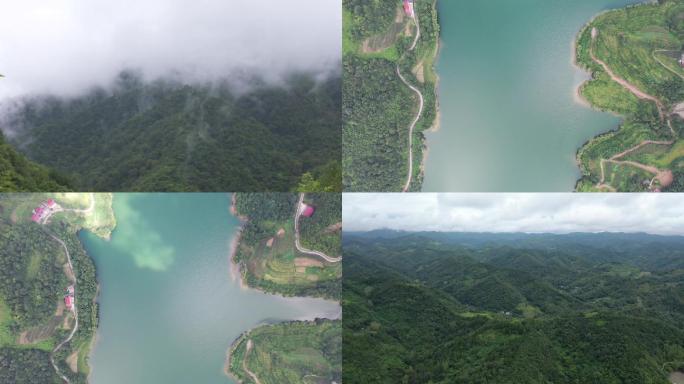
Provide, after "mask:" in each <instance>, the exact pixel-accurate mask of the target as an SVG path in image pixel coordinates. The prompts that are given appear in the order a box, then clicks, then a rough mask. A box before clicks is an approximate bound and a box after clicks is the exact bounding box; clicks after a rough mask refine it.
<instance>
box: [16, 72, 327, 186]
mask: <svg viewBox="0 0 684 384" xmlns="http://www.w3.org/2000/svg"><path fill="white" fill-rule="evenodd" d="M237 88H238V87H233V86H230V85H227V83H223V84H213V85H187V84H181V83H178V82H175V81H172V80H159V81H155V82H151V83H150V82H147V81H145V80H143V79H142V78H141V77H140V76H138V75H137V74H135V73H132V72H123V73H122V74H121V75H120V76H119V78H118V80H117V81H116V85H115V86H113V87H112V89H111V90H104V89H97V90H94V91H92V92H90V93H88V94H85V95H82V96H80V97H76V98H73V99H62V98H57V97H49V96H45V97H35V98H27V99H25V100H22V101H21V103H20V105H21V108H18V109H17V110H16V111H15V112H14V114H13V116H12V117H11V118H12V121H14V124H15V125H17V127H11V128H10V129H13V130H15V131H17V132H18V133H17V135H16V137H15V138H14V139H13V144H15V146H16V147H17V148H21V151H22V152H24V153H25V154H26V155H27V156H28V157H29V158H30V159H32V160H33V161H35V162H37V163H39V164H49V165H50V166H51V167H53V168H54V169H56V170H57V171H59V172H62V173H64V174H65V175H68V176H69V177H70V179H72V180H73V184H74V188H75V189H78V190H89V191H93V190H94V191H105V192H110V191H155V192H158V191H236V190H239V191H291V190H295V189H297V187H298V186H300V185H302V188H318V190H320V191H324V190H340V189H341V181H340V177H339V174H340V166H339V163H340V157H341V139H340V126H341V117H340V103H341V97H340V93H341V79H340V77H339V74H337V75H331V76H330V77H329V78H327V79H316V78H314V77H313V76H309V75H306V74H293V75H292V76H290V77H289V78H288V79H287V80H285V81H284V84H282V85H270V84H267V83H265V82H263V81H260V80H254V81H253V82H251V83H250V84H248V85H245V87H244V88H240V89H239V90H238V89H237ZM309 179H312V180H313V181H315V182H316V183H314V184H310V183H307V181H310V180H309ZM43 187H44V185H42V184H37V185H28V186H27V187H25V188H26V189H31V190H44V189H43ZM46 187H47V186H46ZM51 189H52V188H51ZM60 190H61V188H60ZM307 191H308V190H307Z"/></svg>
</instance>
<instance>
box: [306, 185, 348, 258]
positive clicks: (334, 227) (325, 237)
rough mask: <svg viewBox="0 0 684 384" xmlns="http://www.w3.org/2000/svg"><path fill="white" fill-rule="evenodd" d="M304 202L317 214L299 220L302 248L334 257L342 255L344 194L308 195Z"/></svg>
mask: <svg viewBox="0 0 684 384" xmlns="http://www.w3.org/2000/svg"><path fill="white" fill-rule="evenodd" d="M304 202H305V203H306V204H310V205H312V206H314V207H316V212H315V214H314V215H313V216H312V217H300V219H299V232H300V240H301V243H302V246H303V247H305V248H308V249H315V250H317V251H321V252H323V253H325V254H326V255H328V256H332V257H334V256H339V255H342V236H341V232H342V194H340V193H307V194H306V198H305V199H304Z"/></svg>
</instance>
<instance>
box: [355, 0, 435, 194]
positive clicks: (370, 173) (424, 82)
mask: <svg viewBox="0 0 684 384" xmlns="http://www.w3.org/2000/svg"><path fill="white" fill-rule="evenodd" d="M342 4H343V21H344V24H343V51H344V58H343V63H342V69H343V78H344V84H343V87H342V105H343V109H342V119H343V131H342V142H343V143H344V146H343V152H342V164H343V185H344V189H345V191H400V190H401V189H402V186H403V185H404V183H405V181H406V178H407V174H408V156H409V152H408V133H409V126H410V124H411V122H412V120H413V118H414V116H415V114H416V113H417V111H418V97H417V96H416V94H415V93H414V92H413V91H411V90H410V89H409V88H408V87H407V86H406V85H404V83H402V82H401V80H400V79H399V77H398V76H397V66H399V68H400V69H401V73H402V74H403V76H404V77H405V78H406V79H407V81H408V82H410V83H411V84H413V85H414V86H415V87H417V88H418V89H419V90H420V91H421V92H422V94H423V97H424V99H425V106H424V110H423V114H422V116H421V119H420V121H419V122H418V124H417V125H416V128H415V131H414V136H415V137H414V140H413V144H414V145H413V147H414V148H413V157H414V165H415V166H414V175H413V180H412V184H411V187H410V189H411V190H420V185H421V180H422V171H421V166H420V165H421V164H422V157H423V146H424V144H423V141H424V140H423V139H424V136H423V133H422V131H424V130H426V129H428V128H430V127H431V126H432V124H433V121H435V113H436V91H435V87H436V82H437V79H436V75H435V74H434V70H433V61H434V59H435V56H436V54H437V41H438V36H439V26H438V23H437V14H436V10H435V1H434V0H431V1H417V2H416V4H415V7H416V14H417V17H418V24H419V26H420V30H421V38H420V39H419V40H418V44H417V46H416V48H415V49H414V50H412V51H411V50H409V47H410V46H411V44H412V42H413V38H414V36H415V33H416V28H415V23H414V22H413V21H412V20H410V18H409V17H407V16H406V15H404V12H403V10H402V6H401V1H399V0H381V1H370V2H369V1H362V0H344V1H343V3H342Z"/></svg>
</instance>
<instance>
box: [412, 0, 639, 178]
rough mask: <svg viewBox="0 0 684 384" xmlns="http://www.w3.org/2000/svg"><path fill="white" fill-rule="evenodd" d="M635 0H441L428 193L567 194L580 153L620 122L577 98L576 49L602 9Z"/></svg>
mask: <svg viewBox="0 0 684 384" xmlns="http://www.w3.org/2000/svg"><path fill="white" fill-rule="evenodd" d="M637 2H638V1H636V0H477V1H459V0H439V1H438V8H439V18H440V24H441V31H442V37H441V38H442V41H441V42H442V46H441V52H440V57H439V60H438V63H437V72H438V73H439V76H440V85H439V102H440V110H441V115H442V117H441V128H440V130H439V131H437V132H434V133H428V134H427V138H428V140H427V144H428V147H429V155H428V159H427V162H426V170H425V179H424V184H423V189H424V190H425V191H431V192H439V191H456V192H460V191H474V192H490V191H491V192H525V191H529V192H547V191H549V192H550V191H571V190H573V189H574V186H575V182H576V180H577V179H578V178H579V175H580V174H579V168H578V166H577V164H576V161H575V154H576V151H577V149H578V148H579V147H580V146H581V145H582V144H583V143H584V142H586V141H587V140H588V139H590V138H592V137H593V136H595V135H597V134H599V133H601V132H605V131H608V130H611V129H615V128H616V127H617V125H618V124H619V119H618V118H617V117H615V116H613V115H611V114H608V113H602V112H597V111H594V110H592V109H590V108H588V107H586V106H584V105H581V104H580V103H578V102H577V101H576V100H575V97H574V93H575V89H576V88H577V86H578V85H579V84H580V83H581V82H583V81H584V80H585V79H587V77H588V74H587V73H585V72H584V71H582V70H580V69H578V68H576V67H575V66H574V65H573V64H572V58H573V55H574V54H573V49H572V44H573V42H574V39H575V36H576V35H577V33H578V32H579V30H580V28H581V27H582V26H583V25H584V24H585V23H587V22H588V21H589V20H590V19H591V18H592V17H593V16H594V15H596V14H597V13H599V12H601V11H603V10H606V9H612V8H619V7H623V6H625V5H627V4H632V3H637Z"/></svg>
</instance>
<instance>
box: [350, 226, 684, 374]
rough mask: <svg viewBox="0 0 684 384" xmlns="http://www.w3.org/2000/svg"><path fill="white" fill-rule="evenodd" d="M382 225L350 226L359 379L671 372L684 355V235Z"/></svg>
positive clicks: (353, 366)
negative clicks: (374, 228)
mask: <svg viewBox="0 0 684 384" xmlns="http://www.w3.org/2000/svg"><path fill="white" fill-rule="evenodd" d="M378 234H379V235H380V236H379V237H373V234H372V233H370V232H365V233H356V234H346V236H345V238H344V249H345V271H344V281H343V300H342V302H343V310H344V314H345V322H344V323H343V336H344V351H345V354H344V361H343V369H344V372H345V381H346V382H348V383H367V382H373V383H435V384H437V383H444V384H446V383H593V382H596V383H599V382H600V383H613V382H614V383H647V382H648V383H663V384H665V383H667V380H666V378H667V375H668V374H669V372H671V371H673V370H677V369H682V368H684V363H682V362H683V361H684V332H682V329H684V257H682V253H681V252H682V247H681V244H682V241H684V238H681V237H676V236H653V235H647V234H584V233H576V234H570V235H551V234H530V235H528V234H522V233H519V234H468V233H452V234H450V233H440V234H436V233H406V232H403V233H400V232H396V233H394V234H392V233H390V232H389V231H381V232H379V233H378ZM436 238H441V239H440V240H437V239H436ZM615 242H619V243H620V244H615ZM464 244H466V245H464ZM675 259H677V260H678V261H673V260H675ZM664 260H665V261H667V262H664ZM368 351H373V352H372V353H371V352H368Z"/></svg>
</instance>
